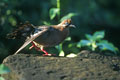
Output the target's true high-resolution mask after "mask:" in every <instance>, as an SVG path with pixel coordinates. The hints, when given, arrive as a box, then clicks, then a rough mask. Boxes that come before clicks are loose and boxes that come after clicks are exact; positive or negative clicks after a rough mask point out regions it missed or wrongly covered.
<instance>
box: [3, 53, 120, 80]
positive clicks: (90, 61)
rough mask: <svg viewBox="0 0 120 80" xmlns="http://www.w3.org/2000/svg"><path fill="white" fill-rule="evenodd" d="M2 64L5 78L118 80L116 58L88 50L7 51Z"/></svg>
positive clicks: (118, 61)
mask: <svg viewBox="0 0 120 80" xmlns="http://www.w3.org/2000/svg"><path fill="white" fill-rule="evenodd" d="M3 64H5V65H7V66H8V67H9V68H10V70H11V72H10V73H8V74H4V75H2V76H3V77H4V78H5V80H120V58H118V57H111V56H104V55H100V54H97V53H91V52H89V51H82V52H80V53H79V54H78V56H77V57H74V58H66V57H44V56H39V55H34V54H31V55H30V54H17V55H10V56H8V57H7V58H6V59H4V61H3Z"/></svg>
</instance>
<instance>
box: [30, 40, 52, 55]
mask: <svg viewBox="0 0 120 80" xmlns="http://www.w3.org/2000/svg"><path fill="white" fill-rule="evenodd" d="M31 43H32V46H31V47H29V49H32V48H33V47H35V49H36V50H38V51H42V52H44V53H45V54H43V56H51V55H52V54H49V53H48V52H47V51H45V50H44V49H43V47H41V48H38V47H37V46H36V45H35V44H34V42H31Z"/></svg>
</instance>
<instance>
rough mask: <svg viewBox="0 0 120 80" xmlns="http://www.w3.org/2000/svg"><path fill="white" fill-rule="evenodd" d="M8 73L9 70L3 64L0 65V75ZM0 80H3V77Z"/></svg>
mask: <svg viewBox="0 0 120 80" xmlns="http://www.w3.org/2000/svg"><path fill="white" fill-rule="evenodd" d="M8 72H10V70H9V68H8V67H7V66H5V65H4V64H0V74H6V73H8ZM0 80H5V79H4V78H3V77H0Z"/></svg>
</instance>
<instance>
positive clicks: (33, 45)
mask: <svg viewBox="0 0 120 80" xmlns="http://www.w3.org/2000/svg"><path fill="white" fill-rule="evenodd" d="M31 43H32V46H31V47H29V49H32V48H33V47H35V49H36V50H38V51H41V49H40V48H38V47H37V46H36V45H35V44H34V42H31Z"/></svg>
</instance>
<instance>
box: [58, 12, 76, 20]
mask: <svg viewBox="0 0 120 80" xmlns="http://www.w3.org/2000/svg"><path fill="white" fill-rule="evenodd" d="M77 15H78V14H77V13H69V14H67V15H65V16H63V17H62V18H61V19H60V21H63V20H65V19H70V18H72V17H73V16H77Z"/></svg>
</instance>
